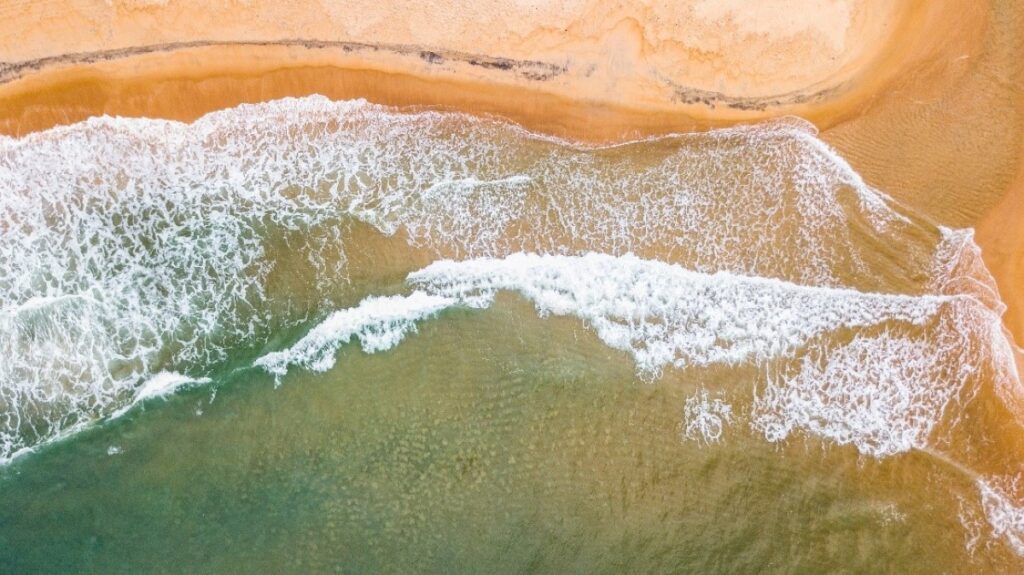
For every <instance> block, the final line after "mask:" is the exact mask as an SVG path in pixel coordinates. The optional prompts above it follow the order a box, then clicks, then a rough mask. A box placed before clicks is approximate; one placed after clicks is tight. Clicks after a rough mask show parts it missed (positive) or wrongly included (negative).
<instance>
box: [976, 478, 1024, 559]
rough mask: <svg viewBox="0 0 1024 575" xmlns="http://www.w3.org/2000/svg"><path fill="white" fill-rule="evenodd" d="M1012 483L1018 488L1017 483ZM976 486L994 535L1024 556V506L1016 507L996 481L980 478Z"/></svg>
mask: <svg viewBox="0 0 1024 575" xmlns="http://www.w3.org/2000/svg"><path fill="white" fill-rule="evenodd" d="M1011 483H1012V484H1013V487H1017V485H1016V483H1017V482H1016V481H1013V482H1011ZM976 484H977V486H978V491H979V492H980V493H981V506H982V509H983V510H984V512H985V518H986V519H987V520H988V523H989V526H990V527H991V529H992V535H993V536H994V537H996V538H999V537H1002V538H1003V539H1005V541H1006V542H1007V543H1009V545H1010V547H1011V548H1012V549H1013V550H1014V552H1016V553H1017V554H1018V555H1022V556H1024V505H1015V504H1014V503H1013V502H1012V500H1011V498H1010V497H1009V496H1008V495H1007V494H1006V492H1005V491H1004V490H1003V489H1002V488H1000V487H999V486H997V484H996V483H995V482H994V481H991V480H988V481H986V480H985V479H981V478H979V479H978V480H977V481H976ZM1018 491H1019V490H1018Z"/></svg>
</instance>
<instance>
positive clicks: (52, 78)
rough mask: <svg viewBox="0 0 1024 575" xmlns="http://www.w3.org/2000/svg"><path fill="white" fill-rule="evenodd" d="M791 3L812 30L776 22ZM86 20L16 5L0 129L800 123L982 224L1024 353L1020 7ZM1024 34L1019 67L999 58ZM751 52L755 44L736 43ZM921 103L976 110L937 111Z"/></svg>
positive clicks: (112, 14) (102, 5)
mask: <svg viewBox="0 0 1024 575" xmlns="http://www.w3.org/2000/svg"><path fill="white" fill-rule="evenodd" d="M787 1H788V2H789V3H790V4H794V6H792V8H793V10H792V13H793V14H795V16H793V18H791V19H789V20H787V19H786V18H784V17H782V16H784V15H785V14H782V15H781V16H780V15H778V14H773V13H772V9H773V7H774V9H775V11H776V12H777V11H778V10H777V9H778V8H779V7H778V6H775V5H774V4H778V3H779V2H782V3H783V4H785V3H786V2H787ZM73 4H74V6H73V8H74V10H71V9H67V10H63V9H62V8H69V7H68V6H65V5H64V3H62V2H56V1H55V2H49V3H42V4H39V3H36V4H32V3H25V2H19V1H15V2H12V3H11V4H9V5H7V6H5V7H2V8H0V12H4V14H3V15H4V16H6V17H7V19H8V20H9V21H10V28H11V29H12V30H18V33H12V34H11V35H10V37H9V38H7V41H6V42H3V43H0V134H3V135H8V136H15V137H17V136H22V135H25V134H28V133H32V132H36V131H40V130H45V129H48V128H51V127H53V126H58V125H64V124H70V123H74V122H78V121H82V120H85V119H87V118H89V117H92V116H98V115H113V116H127V117H151V118H163V119H171V120H179V121H185V122H189V121H193V120H195V119H197V118H199V117H201V116H202V115H204V114H206V113H209V112H211V111H215V110H220V109H224V108H230V107H234V106H237V105H239V104H243V103H256V102H263V101H268V100H274V99H279V98H284V97H300V96H306V95H311V94H322V95H324V96H326V97H328V98H331V99H335V100H344V99H354V98H363V99H366V100H368V101H370V102H374V103H378V104H384V105H389V106H394V107H397V108H412V109H422V108H431V109H442V110H453V111H461V112H467V113H472V114H477V115H492V116H497V117H501V118H504V119H507V120H510V121H512V122H515V123H517V124H519V125H522V126H524V127H525V128H527V129H529V130H532V131H535V132H539V133H544V134H551V135H554V136H558V137H563V138H567V139H571V140H577V141H583V142H593V143H607V142H615V141H623V140H628V139H636V138H641V137H645V136H650V135H658V134H665V133H672V132H689V131H699V130H706V129H712V128H716V127H723V126H729V125H734V124H736V123H742V122H756V121H762V120H766V119H770V118H774V117H779V116H786V115H795V116H800V117H803V118H805V119H807V120H810V121H811V122H813V123H814V124H815V125H816V126H818V128H819V129H820V130H822V137H823V139H825V141H827V142H828V143H829V144H830V145H832V146H834V147H835V148H836V149H837V150H838V151H839V152H840V154H842V155H843V156H844V157H845V158H847V159H848V160H849V161H850V163H851V164H852V165H853V167H854V169H855V170H857V171H858V173H861V174H862V175H863V176H864V178H865V180H866V181H867V182H868V183H869V184H871V185H872V186H875V187H877V188H879V189H881V190H883V191H885V192H886V193H889V194H891V195H893V196H894V197H895V198H897V199H898V200H900V201H902V202H905V203H907V204H909V205H911V206H912V207H914V208H916V209H919V210H921V211H922V212H924V213H925V214H927V215H929V216H931V217H934V218H935V219H936V220H938V221H940V222H942V223H943V224H946V225H951V226H954V227H977V228H978V234H977V241H978V243H979V245H981V247H982V249H983V256H984V257H985V261H986V263H987V265H988V266H989V268H990V270H991V271H992V273H993V274H994V275H995V277H996V280H997V282H998V284H999V288H1000V290H1001V292H1002V296H1003V298H1004V300H1005V302H1006V303H1007V305H1008V312H1007V314H1006V325H1007V327H1008V328H1009V329H1010V330H1011V331H1012V332H1013V334H1014V335H1015V337H1016V339H1017V341H1018V343H1020V342H1024V287H1022V286H1024V281H1022V279H1024V278H1022V272H1021V270H1024V265H1022V262H1024V233H1021V232H1020V231H1018V230H1017V228H1018V227H1019V222H1020V221H1021V217H1022V216H1024V200H1022V199H1021V198H1022V197H1024V184H1022V183H1021V182H1024V153H1018V152H1017V151H1014V150H1009V149H1008V148H1009V147H1010V145H1008V144H1007V143H1006V141H1009V142H1011V143H1012V141H1013V139H1014V137H1015V135H1016V136H1019V134H1021V133H1022V132H1021V123H1022V122H1021V121H1020V118H1024V105H1021V102H1024V97H1022V96H1021V94H1020V90H1017V91H1016V93H1015V92H1014V90H1012V87H1011V89H1010V90H1009V91H1008V93H1009V95H1010V98H1011V99H1012V98H1016V103H1015V106H1016V111H1015V112H1014V113H1015V114H1016V117H1015V118H1011V120H1013V121H1006V120H1007V118H1006V117H1005V116H1006V114H1007V113H1008V112H1007V111H1006V110H997V111H995V112H989V116H991V117H986V116H985V115H984V114H985V113H986V112H985V110H984V108H983V106H979V105H978V94H981V93H983V92H984V91H985V90H989V91H991V86H992V84H991V82H995V81H997V80H998V78H997V79H996V80H991V79H990V80H989V82H990V83H989V84H987V85H985V84H980V83H978V82H977V81H975V79H976V78H979V77H981V78H988V77H990V76H992V74H991V73H989V72H986V66H988V67H989V68H992V67H993V66H995V68H996V69H999V67H1000V66H1002V67H1003V68H1005V67H1006V66H1015V68H1013V70H1011V72H1012V74H1010V75H1009V77H1010V78H1011V79H1010V80H1009V81H1010V83H1011V84H1012V81H1013V80H1012V78H1014V77H1019V74H1020V68H1021V66H1020V65H1018V64H1012V63H1008V62H1007V59H1008V58H1009V59H1011V60H1012V55H1013V54H1014V53H1015V52H1014V50H1013V46H1019V45H1021V41H1020V38H1019V37H1020V36H1021V34H1019V33H1017V34H1016V36H1014V35H1013V32H1012V29H1013V28H1014V21H1013V20H1012V18H1016V19H1017V21H1018V22H1019V21H1020V14H1021V13H1022V12H1024V11H1021V10H1020V9H1017V8H1014V7H1013V6H1012V5H1010V4H1009V3H1005V2H999V1H996V2H993V3H992V5H991V6H981V5H979V4H977V3H965V2H960V1H958V0H943V1H942V2H931V3H927V2H907V3H902V4H900V6H899V8H898V9H897V8H893V7H892V6H891V5H890V4H889V3H885V2H879V1H876V0H849V1H848V2H838V3H830V4H829V3H826V4H829V6H828V7H826V8H827V9H826V8H822V4H820V3H812V2H811V3H809V2H803V1H802V0H777V1H776V2H774V3H771V2H769V3H768V4H772V6H768V7H767V8H764V7H762V8H758V9H757V10H754V9H748V10H744V9H743V7H742V6H740V5H739V4H737V3H735V2H731V1H729V0H714V1H700V0H693V1H688V2H682V3H680V5H679V7H677V8H673V9H672V10H676V12H672V11H669V12H665V10H669V9H666V8H659V7H658V6H655V5H654V4H648V3H646V2H643V1H641V0H636V1H634V2H627V3H624V4H618V5H615V6H612V5H610V4H609V3H604V2H600V1H583V0H580V1H579V2H570V3H567V4H565V5H563V6H560V7H557V9H556V8H555V7H546V8H531V7H530V6H527V5H526V4H529V3H526V4H523V5H520V3H517V2H514V1H513V2H508V1H504V2H503V1H500V0H489V1H488V2H484V3H483V4H480V5H479V6H475V5H474V4H473V3H465V4H466V6H461V4H460V3H459V2H455V6H454V8H453V9H452V10H451V13H450V14H447V15H434V16H437V17H438V18H441V17H442V16H444V17H445V18H447V20H446V21H451V22H452V26H453V28H452V30H453V31H455V32H457V33H454V34H451V33H449V34H444V33H443V32H442V31H441V30H439V29H434V28H431V27H430V26H419V25H414V24H416V23H415V22H412V19H413V17H414V16H415V15H416V14H414V13H412V12H409V13H403V11H402V10H403V9H402V6H400V4H401V2H390V3H389V2H383V3H381V2H377V3H370V2H365V3H358V2H357V3H354V4H353V7H352V8H353V10H355V9H358V10H361V11H362V12H360V14H361V17H362V21H365V22H368V23H367V24H365V25H360V26H355V24H353V23H352V21H351V19H349V18H347V17H346V16H347V14H346V13H339V12H336V11H331V10H330V9H329V8H330V6H329V5H328V4H322V3H319V2H299V3H297V4H296V5H294V6H291V7H282V6H279V5H278V4H280V3H274V2H264V1H255V2H250V3H246V4H245V5H238V6H236V5H233V4H231V5H228V4H224V5H221V4H201V3H196V2H192V1H191V0H182V1H176V2H124V1H122V2H113V3H111V2H100V1H97V0H81V1H79V2H75V3H73ZM357 4H358V5H357ZM364 4H365V5H364ZM392 4H393V5H392ZM796 4H799V6H796ZM805 4H806V5H805ZM839 5H842V6H845V7H846V8H845V10H846V11H845V12H836V10H837V8H836V6H839ZM460 6H461V8H460ZM787 6H788V5H787ZM407 8H408V7H407ZM527 8H529V9H527ZM232 10H233V11H234V12H231V11H232ZM460 10H461V12H460ZM501 10H505V11H506V12H508V14H504V15H502V14H500V13H501ZM659 10H660V11H659ZM229 13H234V14H237V18H236V19H233V20H231V21H225V20H224V17H225V15H226V14H229ZM1007 14H1010V15H1011V20H1009V21H1007ZM257 16H258V17H257ZM420 16H423V15H422V14H421V15H420ZM669 17H676V18H678V19H679V21H680V22H682V23H678V22H677V23H676V24H673V25H671V26H670V25H667V24H665V23H664V20H666V19H668V18H669ZM37 20H38V21H39V22H42V24H38V23H35V22H36V21H37ZM790 20H795V21H796V24H793V22H792V21H790ZM482 24H486V25H482ZM1007 30H1010V32H1007ZM296 33H300V35H301V36H302V37H308V38H309V39H301V38H299V37H297V36H296ZM1007 34H1009V35H1010V39H1009V43H1010V46H1009V48H1008V49H1007V50H1004V51H1003V52H1005V53H1003V52H999V50H993V49H992V48H991V46H989V44H991V42H992V40H991V39H992V38H993V37H997V36H1000V35H1003V36H1005V35H1007ZM999 41H1000V42H1002V43H1003V44H1006V42H1007V41H1006V40H1005V39H1003V40H999ZM744 42H745V43H747V44H750V46H752V47H749V46H748V47H747V48H739V47H736V46H739V45H741V44H743V43H744ZM751 50H753V51H751ZM815 51H817V52H815ZM997 52H998V53H997ZM753 54H763V55H765V56H766V57H765V58H764V62H758V61H755V60H756V59H755V58H754V57H753V56H752V55H753ZM1006 54H1009V56H1007V55H1006ZM816 55H820V56H822V58H821V59H822V60H823V61H822V62H819V61H817V59H816V57H815V56H816ZM829 59H831V60H832V61H833V62H831V63H830V62H829V61H828V60H829ZM993 62H994V64H993ZM730 67H731V68H730ZM737 67H738V68H739V69H736V70H733V68H737ZM972 82H974V83H972ZM974 84H978V85H974ZM951 102H952V104H951ZM922 103H925V104H934V107H936V108H944V109H945V108H948V109H951V110H953V112H952V113H951V114H955V115H954V116H953V117H952V118H950V117H940V116H928V115H923V114H921V113H920V112H919V110H921V109H923V108H922V107H921V104H922ZM978 108H981V109H980V110H979V109H978ZM947 121H950V122H955V125H952V124H945V123H944V122H947ZM984 121H990V124H991V126H986V125H984V124H983V122H984ZM972 129H978V130H979V131H981V132H986V131H988V132H992V131H993V130H1000V129H1002V130H1004V132H1005V133H1004V134H1003V135H1004V136H1005V138H1004V140H1006V141H1002V142H998V141H993V142H992V143H989V144H988V148H979V147H978V146H979V145H980V144H977V143H976V142H972V143H971V145H972V146H973V147H974V148H975V152H977V153H976V154H975V157H973V158H971V159H970V160H969V161H967V162H966V163H965V162H964V160H966V158H963V157H962V156H960V155H959V154H960V153H961V151H962V150H961V148H962V147H963V145H962V144H960V143H958V142H956V141H953V140H951V139H950V138H949V137H948V133H950V132H960V133H967V131H969V130H972ZM997 148H998V149H999V151H1000V153H995V152H994V151H993V150H997ZM986 162H987V163H986ZM972 167H973V169H972ZM979 174H985V176H984V177H980V176H979ZM1013 174H1019V175H1016V176H1013ZM1011 176H1013V177H1011ZM937 191H939V192H940V193H937Z"/></svg>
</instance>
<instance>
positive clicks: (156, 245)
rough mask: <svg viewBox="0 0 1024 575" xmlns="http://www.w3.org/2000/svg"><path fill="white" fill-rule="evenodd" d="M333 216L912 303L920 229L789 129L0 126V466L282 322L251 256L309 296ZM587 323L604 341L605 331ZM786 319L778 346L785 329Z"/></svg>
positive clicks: (330, 246) (287, 121)
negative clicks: (299, 271) (661, 260)
mask: <svg viewBox="0 0 1024 575" xmlns="http://www.w3.org/2000/svg"><path fill="white" fill-rule="evenodd" d="M611 148H615V153H614V154H612V153H609V150H610V149H611ZM352 219H356V220H361V221H364V222H366V223H369V224H371V225H373V226H375V227H376V228H377V229H378V230H380V231H381V232H382V233H386V234H393V233H396V232H398V231H399V230H403V231H404V232H405V235H406V237H408V239H409V241H410V242H411V243H412V244H414V245H416V246H420V247H424V248H427V249H429V250H433V251H435V252H444V253H445V254H456V255H458V256H459V257H463V256H472V257H481V256H491V257H500V256H504V255H507V254H509V253H512V252H516V251H523V250H529V251H537V252H545V253H558V254H580V253H584V252H587V251H591V250H599V251H604V252H608V253H611V254H613V255H622V254H625V253H628V252H638V253H646V254H652V255H653V256H656V257H667V258H670V259H671V260H672V261H674V262H679V263H684V264H686V266H687V267H689V268H692V269H695V270H697V271H703V272H714V271H719V270H728V271H732V272H735V273H743V274H750V275H760V276H766V277H777V278H782V279H786V280H789V281H794V282H799V283H803V284H808V285H817V286H842V285H851V286H852V287H857V288H858V289H872V290H879V291H891V290H894V289H906V290H908V291H911V292H915V293H916V292H919V291H924V290H927V289H929V288H928V286H927V285H925V284H923V283H921V282H917V281H916V280H914V279H913V278H918V277H926V276H927V275H928V273H930V268H929V267H928V266H929V265H930V261H931V251H932V250H933V248H934V247H935V244H936V243H937V242H938V241H939V239H940V238H939V232H938V231H937V230H936V229H934V227H933V226H929V225H926V224H922V223H920V222H917V221H916V220H914V218H910V217H908V216H906V215H905V214H901V213H899V212H898V210H895V209H894V208H893V206H892V202H891V201H890V200H889V199H888V198H886V197H885V196H884V195H883V194H881V193H879V192H877V191H876V190H873V189H871V188H870V187H868V186H866V185H865V184H864V182H863V181H861V180H860V178H859V176H857V175H856V173H855V172H853V170H851V169H850V167H849V165H847V164H846V163H845V162H844V161H843V160H842V159H841V158H839V156H838V155H836V154H835V152H834V151H833V150H831V149H830V148H829V147H828V146H827V145H825V144H824V143H823V142H821V141H820V140H818V139H817V138H816V137H815V135H814V131H813V129H811V128H810V127H808V125H807V123H806V122H801V121H798V120H793V119H788V120H783V121H779V122H774V123H769V124H765V125H760V126H745V127H736V128H730V129H727V130H721V131H716V132H711V133H707V134H689V135H679V136H672V137H666V138H658V139H649V140H645V141H641V142H635V143H626V144H620V145H617V146H610V147H588V146H570V145H566V143H564V142H559V141H557V140H555V139H551V138H541V137H537V136H535V135H531V134H529V133H527V132H525V131H524V130H522V129H520V128H517V127H515V126H512V125H509V124H506V123H502V122H499V121H495V120H490V119H479V118H471V117H469V116H465V115H460V114H443V113H437V112H422V113H412V114H407V113H398V112H395V111H393V110H390V109H388V108H384V107H381V106H376V105H372V104H368V103H366V102H365V101H361V100H356V101H349V102H332V101H329V100H327V99H326V98H322V97H309V98H302V99H285V100H281V101H277V102H270V103H264V104H258V105H243V106H239V107H238V108H234V109H230V110H224V111H220V112H216V113H213V114H209V115H207V116H205V117H203V118H202V119H200V120H198V121H197V122H195V123H194V124H191V125H187V124H182V123H178V122H171V121H163V120H147V119H124V118H94V119H91V120H89V121H87V122H83V123H81V124H76V125H72V126H64V127H59V128H55V129H53V130H49V131H46V132H40V133H35V134H31V135H28V136H26V137H23V138H19V139H13V138H4V139H0V232H2V233H0V310H3V311H2V312H0V314H2V315H3V318H2V319H0V354H2V355H3V356H4V357H5V358H9V360H8V361H6V362H5V363H4V364H3V365H0V403H2V405H3V410H2V411H3V413H2V414H0V457H2V456H3V455H4V454H10V453H13V452H14V451H17V450H19V449H21V448H23V447H28V446H31V445H35V444H37V443H39V442H42V441H45V440H46V439H47V438H51V437H56V436H58V435H60V434H61V433H62V431H63V430H66V429H70V428H72V427H75V426H77V424H78V423H79V422H87V421H91V420H95V419H98V418H101V417H103V416H105V415H107V414H110V413H112V412H113V411H116V410H117V409H119V408H121V407H123V406H124V405H127V404H129V403H130V402H131V401H132V398H133V397H134V394H135V390H136V388H137V387H138V386H139V385H141V384H142V382H144V381H145V380H146V379H147V378H149V377H152V376H153V375H154V374H156V373H159V372H160V371H180V372H189V373H198V372H202V371H205V370H207V369H209V368H210V367H211V366H213V365H216V364H217V363H218V362H220V361H222V360H223V359H224V358H225V357H226V353H227V351H226V350H228V349H233V348H234V347H237V346H239V345H243V344H254V343H258V342H260V341H263V340H265V339H266V338H267V337H268V336H269V334H270V333H272V332H273V331H274V330H275V329H278V328H280V327H281V326H289V325H294V324H295V322H297V321H300V320H302V319H304V318H305V317H306V314H307V313H310V311H311V310H310V308H311V307H312V306H313V305H314V303H313V302H308V301H297V300H296V299H295V296H294V295H293V294H291V293H287V292H285V293H282V292H273V291H268V290H270V289H271V287H272V286H271V285H270V284H268V281H267V280H268V278H269V277H270V274H271V272H272V271H273V270H274V269H275V266H276V265H277V263H278V262H277V261H275V260H273V259H271V257H270V253H269V252H268V249H267V246H268V245H269V244H273V243H274V241H280V240H281V238H282V237H285V236H288V237H298V238H301V240H296V242H297V244H301V245H296V246H295V249H294V250H292V252H288V253H287V254H285V255H283V256H279V257H288V258H305V259H307V260H309V262H310V265H311V266H312V267H313V268H315V269H316V270H317V272H316V274H315V277H313V278H310V280H309V283H315V285H317V286H318V287H319V289H320V291H321V292H323V293H325V294H331V293H334V292H336V291H337V290H339V289H341V288H340V286H341V285H343V283H344V278H345V257H344V246H342V245H341V244H342V238H343V237H344V232H345V230H346V229H347V225H348V224H347V222H348V221H351V220H352ZM911 231H913V232H914V233H909V232H911ZM922 238H923V239H922ZM872 241H874V242H879V243H883V244H896V243H898V244H899V245H901V247H902V249H903V251H904V254H903V257H901V258H900V260H901V262H903V263H901V265H904V266H905V268H906V269H900V270H895V271H893V270H885V273H876V271H877V270H875V269H874V266H875V264H874V263H872V261H873V260H872V255H871V245H872V244H871V242H872ZM894 276H901V279H899V280H898V281H894V282H892V281H890V279H889V278H892V277H894ZM908 278H909V279H908ZM915 282H916V283H915ZM85 296H88V297H85ZM622 301H625V300H622ZM727 315H728V314H727ZM706 319H707V320H708V321H713V320H714V318H710V317H709V318H706ZM594 321H595V327H596V329H597V330H598V331H599V332H600V333H602V334H604V336H605V337H608V338H612V339H614V338H616V337H619V338H621V337H624V336H623V335H622V334H623V333H626V332H622V330H621V326H616V325H613V324H616V321H610V320H604V319H601V318H596V317H595V318H594ZM795 326H796V321H795V320H794V323H793V325H792V326H790V327H791V328H794V329H792V330H790V331H791V333H789V335H787V337H790V336H793V337H797V339H799V336H798V335H794V334H797V333H798V332H801V331H802V329H795ZM763 327H768V326H767V325H766V326H763ZM644 329H647V330H649V331H651V334H648V335H651V337H649V338H648V337H645V339H646V340H649V341H650V342H652V344H651V346H650V348H649V349H643V350H640V349H639V348H638V347H637V346H635V345H634V343H635V342H626V341H625V340H622V341H618V340H617V343H616V344H615V345H616V346H618V348H619V349H626V348H630V349H631V350H632V351H631V353H634V354H635V356H636V357H637V358H638V361H640V363H641V364H642V365H645V366H647V367H649V368H651V369H653V368H655V367H656V366H658V365H661V364H663V363H664V358H665V357H671V360H672V361H699V360H700V358H701V357H702V356H701V353H704V352H697V351H695V352H693V354H691V355H687V354H690V353H691V352H690V351H687V349H685V346H677V345H676V344H675V343H673V342H671V341H669V340H668V339H664V338H663V339H659V338H658V337H657V336H656V334H655V333H654V332H655V331H657V330H658V329H660V328H657V327H656V326H654V325H653V324H650V325H647V326H646V327H645V328H644ZM735 329H743V326H739V327H736V328H735ZM787 329H788V328H787ZM812 331H813V329H812ZM668 333H669V332H667V331H666V332H664V334H663V335H664V336H665V338H668ZM701 333H702V334H703V336H704V337H705V338H708V337H717V335H716V334H714V333H713V330H712V329H710V328H709V329H705V330H704V331H703V332H701ZM627 335H628V334H627ZM726 335H727V336H728V337H727V338H726V339H730V338H731V340H733V341H734V343H733V344H730V346H727V347H723V348H720V349H719V348H715V347H714V346H711V347H709V348H708V350H709V351H708V353H709V354H711V355H708V357H707V358H706V359H708V360H709V361H710V360H713V361H719V360H720V359H715V358H713V357H712V355H715V354H719V355H722V357H725V356H729V357H732V358H734V359H733V360H732V361H741V360H742V358H743V357H746V356H747V355H748V354H754V355H757V354H758V353H761V352H769V353H774V352H775V351H777V350H773V349H767V348H766V349H760V348H759V347H758V346H762V345H769V346H771V345H776V346H781V348H785V349H789V348H790V345H789V343H787V342H786V341H784V339H785V338H783V339H772V338H763V337H759V336H750V337H746V338H744V337H732V335H730V334H726ZM687 345H690V344H687ZM751 346H752V347H751ZM691 347H692V346H691ZM698 347H699V346H698ZM634 348H636V349H634ZM693 349H695V350H696V349H698V348H693ZM723 354H724V355H723ZM715 357H718V356H717V355H716V356H715ZM28 414H31V416H29V415H28Z"/></svg>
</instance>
